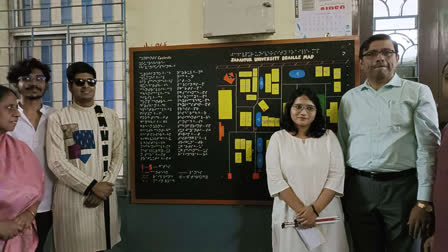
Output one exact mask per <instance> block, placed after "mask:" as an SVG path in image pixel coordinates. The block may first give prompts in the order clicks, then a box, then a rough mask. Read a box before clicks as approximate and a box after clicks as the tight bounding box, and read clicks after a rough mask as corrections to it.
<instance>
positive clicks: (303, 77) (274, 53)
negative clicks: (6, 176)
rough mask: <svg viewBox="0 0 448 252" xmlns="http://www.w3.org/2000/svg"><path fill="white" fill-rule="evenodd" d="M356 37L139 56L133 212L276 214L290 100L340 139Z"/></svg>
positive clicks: (163, 50)
mask: <svg viewBox="0 0 448 252" xmlns="http://www.w3.org/2000/svg"><path fill="white" fill-rule="evenodd" d="M357 50H358V40H357V37H354V36H353V37H337V38H320V39H301V40H279V41H262V42H244V43H226V44H204V45H186V46H168V47H149V48H148V47H143V48H130V50H129V51H130V56H129V57H130V92H131V93H130V96H131V109H130V114H131V120H130V124H131V139H130V142H131V146H130V158H129V159H130V170H131V191H132V192H131V193H132V202H133V203H178V204H270V203H271V198H270V196H269V193H268V189H267V182H266V162H265V153H266V148H267V146H268V144H269V138H270V136H271V135H272V133H273V132H275V131H277V130H279V126H280V121H281V117H282V115H281V114H282V110H283V106H284V103H285V102H286V100H287V98H288V96H289V94H290V93H291V92H292V91H293V90H295V89H296V88H298V87H308V88H311V89H312V90H314V91H315V92H316V93H317V94H318V96H319V99H320V102H321V106H322V107H323V108H324V109H323V111H324V114H325V116H326V117H325V118H326V126H327V127H328V128H330V129H333V130H335V129H336V126H337V109H338V106H339V101H340V99H341V97H342V95H343V94H344V93H345V92H346V91H347V90H349V89H350V88H352V87H353V86H355V83H358V82H359V75H358V63H357V62H358V61H357V57H358V52H357Z"/></svg>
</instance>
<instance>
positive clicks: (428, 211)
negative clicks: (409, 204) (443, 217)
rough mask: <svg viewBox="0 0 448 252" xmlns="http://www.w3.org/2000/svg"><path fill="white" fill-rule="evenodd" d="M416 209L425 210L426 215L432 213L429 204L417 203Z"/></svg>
mask: <svg viewBox="0 0 448 252" xmlns="http://www.w3.org/2000/svg"><path fill="white" fill-rule="evenodd" d="M417 207H419V208H421V209H423V210H425V212H427V213H432V211H433V210H434V209H433V207H432V205H431V204H430V203H423V202H421V201H418V202H417Z"/></svg>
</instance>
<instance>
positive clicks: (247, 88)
mask: <svg viewBox="0 0 448 252" xmlns="http://www.w3.org/2000/svg"><path fill="white" fill-rule="evenodd" d="M250 84H251V83H250V79H246V93H250Z"/></svg>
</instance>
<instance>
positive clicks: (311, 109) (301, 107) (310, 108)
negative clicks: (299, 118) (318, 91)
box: [292, 104, 316, 113]
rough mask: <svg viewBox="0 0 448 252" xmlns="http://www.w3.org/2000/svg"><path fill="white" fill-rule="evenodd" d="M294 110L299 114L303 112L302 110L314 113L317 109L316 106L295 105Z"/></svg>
mask: <svg viewBox="0 0 448 252" xmlns="http://www.w3.org/2000/svg"><path fill="white" fill-rule="evenodd" d="M292 108H293V109H295V110H296V111H297V112H302V110H305V111H306V112H308V113H312V112H314V111H316V107H315V106H314V105H305V104H293V105H292Z"/></svg>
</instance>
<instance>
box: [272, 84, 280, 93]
mask: <svg viewBox="0 0 448 252" xmlns="http://www.w3.org/2000/svg"><path fill="white" fill-rule="evenodd" d="M272 94H273V95H278V94H280V84H278V83H272Z"/></svg>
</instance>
